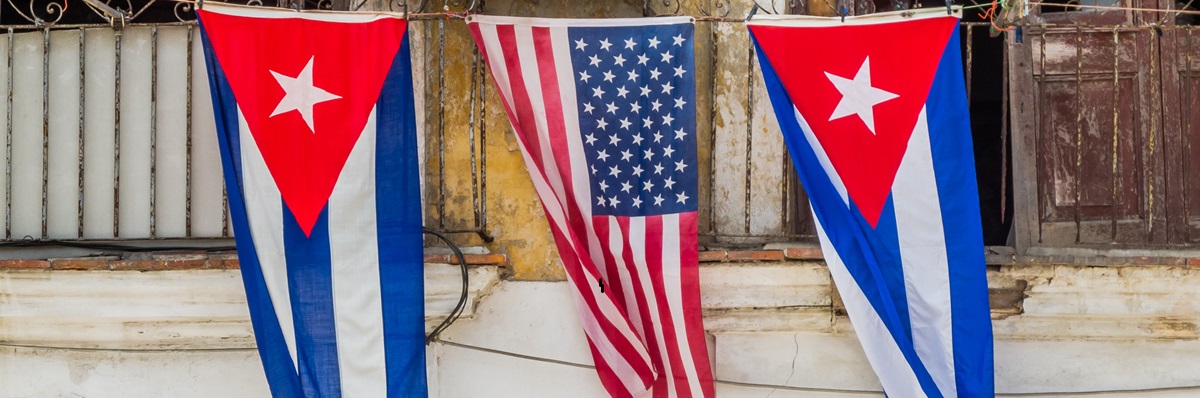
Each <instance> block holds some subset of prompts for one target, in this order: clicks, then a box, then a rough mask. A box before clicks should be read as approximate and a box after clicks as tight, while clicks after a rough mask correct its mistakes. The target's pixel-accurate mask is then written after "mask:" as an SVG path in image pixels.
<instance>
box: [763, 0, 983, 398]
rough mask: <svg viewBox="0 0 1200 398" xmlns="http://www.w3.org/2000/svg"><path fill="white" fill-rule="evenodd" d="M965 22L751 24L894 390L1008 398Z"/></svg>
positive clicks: (810, 189)
mask: <svg viewBox="0 0 1200 398" xmlns="http://www.w3.org/2000/svg"><path fill="white" fill-rule="evenodd" d="M956 14H957V13H956ZM958 22H959V20H958V17H957V16H950V15H946V14H945V13H941V14H938V13H923V14H918V15H915V16H913V15H911V14H909V15H908V16H905V15H902V14H899V13H897V14H876V15H871V16H867V17H862V18H846V19H845V22H841V20H840V19H836V18H815V17H776V16H766V17H756V18H754V19H752V20H751V21H750V22H749V23H748V26H749V29H750V33H751V35H752V37H753V38H754V43H755V45H756V49H757V51H758V57H759V60H760V63H761V65H762V73H763V77H764V79H765V82H766V86H767V91H768V92H769V95H770V97H771V102H772V104H773V105H774V109H775V115H776V118H777V120H778V121H779V124H780V127H781V129H782V131H783V134H784V138H785V141H786V142H787V145H788V148H789V150H790V151H791V155H792V158H793V160H794V161H795V163H796V168H797V170H798V171H799V174H800V178H801V180H802V181H803V184H804V188H805V190H806V191H807V193H808V195H809V201H810V204H811V205H812V210H813V214H814V215H815V216H816V217H815V219H816V224H817V232H818V236H819V239H820V242H821V249H822V251H823V252H824V254H825V259H826V262H827V263H828V264H829V269H830V272H831V273H832V275H833V279H834V281H835V283H836V284H837V287H838V291H839V292H840V293H841V295H842V299H843V301H844V302H845V304H846V309H847V312H848V313H849V315H850V320H851V322H852V323H853V325H854V330H855V332H856V333H857V334H858V338H859V340H860V342H861V343H862V345H863V349H864V351H866V353H867V357H868V359H869V360H870V363H871V366H872V368H874V370H875V373H876V374H877V375H878V376H879V379H880V382H881V383H882V385H883V389H884V391H885V392H887V394H888V395H889V396H893V397H925V396H928V397H982V396H992V395H993V394H994V392H993V391H994V389H993V373H992V329H991V320H990V317H989V313H988V297H987V280H986V278H985V265H984V258H983V236H982V232H981V227H980V218H979V199H978V194H977V192H976V184H975V167H974V160H973V156H972V146H971V130H970V123H969V119H968V110H967V100H966V95H965V89H964V85H963V73H962V58H961V55H960V52H959V37H958ZM897 37H903V38H905V39H904V40H903V44H902V45H897V44H896V43H897V42H896V41H895V40H894V38H897Z"/></svg>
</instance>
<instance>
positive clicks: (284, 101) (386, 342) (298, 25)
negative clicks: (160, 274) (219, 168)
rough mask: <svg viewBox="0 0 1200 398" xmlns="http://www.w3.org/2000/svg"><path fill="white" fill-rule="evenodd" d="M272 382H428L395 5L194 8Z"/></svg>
mask: <svg viewBox="0 0 1200 398" xmlns="http://www.w3.org/2000/svg"><path fill="white" fill-rule="evenodd" d="M198 14H199V19H200V22H201V23H200V28H201V32H202V34H203V38H204V53H205V60H206V61H207V63H208V76H209V83H210V85H211V89H212V99H213V107H214V108H215V116H216V122H217V135H218V138H219V142H220V149H221V159H222V163H223V165H224V172H225V186H226V189H227V190H228V194H229V207H230V211H231V214H232V218H233V225H234V232H235V235H236V237H237V249H238V258H239V260H240V261H241V270H242V278H243V282H244V283H245V287H246V299H247V302H248V304H249V307H250V315H251V320H252V321H253V324H254V334H255V339H256V340H257V342H258V349H259V354H260V357H261V359H262V362H263V367H264V368H265V370H266V374H267V381H268V384H269V385H270V389H271V392H272V395H274V396H275V397H289V398H290V397H355V398H357V397H425V396H427V393H426V381H425V345H424V332H425V330H424V328H425V316H424V298H423V295H424V286H423V254H422V236H421V211H420V195H419V186H418V179H417V178H418V165H417V157H416V156H417V147H416V139H417V136H416V126H415V122H414V117H413V112H414V111H413V92H412V76H411V74H410V73H411V72H410V61H409V50H408V41H407V38H406V37H405V28H406V21H405V20H404V19H403V18H401V17H399V16H397V15H386V14H352V15H351V14H334V13H297V12H294V11H290V10H280V9H270V8H258V7H235V6H222V5H220V4H219V3H215V2H209V3H208V4H206V5H205V6H204V8H203V9H202V10H199V12H198Z"/></svg>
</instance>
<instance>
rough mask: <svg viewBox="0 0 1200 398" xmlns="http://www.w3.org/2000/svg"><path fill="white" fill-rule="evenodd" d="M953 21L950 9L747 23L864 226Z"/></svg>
mask: <svg viewBox="0 0 1200 398" xmlns="http://www.w3.org/2000/svg"><path fill="white" fill-rule="evenodd" d="M957 27H958V18H955V17H951V16H946V17H935V18H924V19H917V20H905V21H896V22H884V23H878V24H846V25H838V26H827V27H796V26H774V25H750V31H751V33H753V34H754V39H755V41H756V42H757V43H758V45H759V47H760V48H761V49H762V52H763V54H765V56H766V58H767V61H766V62H770V65H771V66H772V67H773V68H774V70H775V73H776V74H777V75H778V76H779V79H780V81H781V82H782V83H783V87H784V90H785V91H787V93H788V97H789V98H790V99H791V101H792V104H793V105H795V107H796V109H797V110H798V111H799V113H800V115H801V116H803V117H804V119H805V121H807V122H808V124H809V126H810V127H811V128H812V133H813V134H814V135H815V136H816V138H817V141H818V142H820V144H821V147H822V148H823V149H824V150H825V153H826V154H827V155H828V156H829V161H830V163H831V164H832V166H833V169H834V170H835V171H836V172H837V173H838V177H840V178H841V180H842V183H843V184H844V185H845V187H846V193H847V195H848V196H849V197H850V200H852V201H853V202H854V204H855V205H856V206H857V207H858V209H859V211H860V212H861V213H862V215H863V218H865V219H866V220H867V222H869V223H870V224H871V226H872V227H873V226H875V224H876V223H878V221H879V217H880V213H882V211H883V206H884V204H886V203H887V198H888V196H889V195H890V193H891V190H892V183H893V181H894V180H895V178H896V171H897V169H899V167H900V161H901V159H902V158H903V157H904V152H905V150H906V149H907V148H908V140H909V137H910V136H911V135H912V132H913V127H914V126H915V125H916V122H917V117H918V115H919V114H920V112H921V109H922V108H923V107H924V106H925V99H926V97H927V96H928V95H929V89H930V87H931V85H932V84H933V77H934V75H935V74H936V72H937V67H938V64H939V63H940V61H941V57H942V52H943V51H944V50H945V48H946V44H947V41H948V40H949V38H950V35H951V33H953V32H954V29H957ZM898 39H899V41H897V40H898ZM897 43H903V44H897Z"/></svg>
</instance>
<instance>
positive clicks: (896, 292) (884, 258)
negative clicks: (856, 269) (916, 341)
mask: <svg viewBox="0 0 1200 398" xmlns="http://www.w3.org/2000/svg"><path fill="white" fill-rule="evenodd" d="M805 143H807V141H805ZM851 214H854V215H857V217H855V220H856V221H858V226H859V228H861V229H862V230H863V231H871V224H869V223H867V219H865V218H863V217H862V215H861V213H859V212H857V211H856V212H853V213H851ZM824 225H828V224H824ZM825 232H826V233H828V232H829V231H828V230H826V231H825ZM871 232H873V233H868V234H865V235H864V237H865V238H866V239H867V244H868V245H870V247H871V253H873V254H874V255H875V260H876V261H878V262H879V264H887V265H892V266H881V267H880V269H879V272H880V274H882V275H883V282H884V283H886V284H887V292H888V293H891V297H892V304H894V305H895V306H896V318H897V320H898V321H899V322H900V323H899V324H900V330H903V331H904V334H903V335H902V336H899V335H898V336H896V338H897V339H901V338H903V339H906V340H905V341H904V344H913V339H912V335H913V333H912V321H911V319H910V318H909V313H908V294H907V292H908V288H907V285H905V283H904V267H902V266H901V263H900V232H899V227H898V226H897V225H896V203H895V201H894V200H893V198H892V196H891V195H888V199H887V202H884V204H883V211H882V212H881V213H880V214H879V221H878V222H877V223H876V224H875V229H874V231H871ZM847 267H849V265H847ZM856 279H857V278H856ZM860 285H862V284H861V283H860ZM863 286H869V285H863ZM863 290H866V289H863ZM891 327H892V326H891V325H888V328H889V329H890V328H891ZM892 334H893V335H896V333H895V332H893V333H892Z"/></svg>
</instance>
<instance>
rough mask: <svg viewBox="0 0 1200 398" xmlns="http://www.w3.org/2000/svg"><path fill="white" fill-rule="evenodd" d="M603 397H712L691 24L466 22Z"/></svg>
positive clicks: (685, 20) (684, 20) (503, 19)
mask: <svg viewBox="0 0 1200 398" xmlns="http://www.w3.org/2000/svg"><path fill="white" fill-rule="evenodd" d="M468 22H469V26H470V29H471V33H472V34H473V35H474V37H475V44H476V45H478V46H479V49H480V51H481V52H482V53H483V55H484V58H485V59H486V60H487V63H488V67H489V69H490V70H491V72H492V76H493V77H494V78H495V79H494V80H495V82H496V87H497V88H498V89H499V93H500V97H501V98H502V99H503V101H504V105H505V109H506V110H507V111H508V117H509V121H510V122H511V123H512V126H513V130H514V132H515V134H516V137H517V139H518V141H519V142H520V144H521V152H522V154H523V155H524V157H525V166H526V167H527V168H528V169H529V174H530V176H531V177H532V179H533V183H534V187H535V188H536V189H537V192H538V196H539V197H540V198H541V200H542V205H543V207H544V209H545V211H546V216H547V218H548V219H549V221H550V228H551V230H552V231H553V233H554V238H555V242H556V243H557V245H558V251H559V254H560V256H561V257H562V262H563V266H564V268H566V271H567V272H566V273H567V279H568V280H569V281H570V284H571V287H572V295H573V296H574V297H573V299H574V300H575V303H576V305H577V307H578V309H579V315H580V318H581V319H580V320H581V321H582V324H583V329H584V332H585V334H586V335H587V338H588V342H589V344H590V345H591V351H592V358H593V360H594V362H595V364H596V371H597V372H598V373H599V376H600V381H601V383H602V384H603V385H604V387H605V389H606V390H607V391H608V393H609V394H610V395H611V396H614V397H640V396H642V394H643V393H644V392H645V391H647V390H648V389H652V390H653V396H654V397H712V396H713V384H712V371H711V369H710V367H709V361H708V351H707V349H706V344H705V336H704V327H703V322H702V319H701V314H700V289H699V278H698V275H697V273H698V258H697V250H698V246H697V217H696V209H697V206H696V199H697V196H699V195H698V194H697V192H696V186H697V185H696V184H697V172H696V169H697V167H696V110H695V102H696V99H695V96H696V93H695V90H696V89H695V70H694V66H695V65H694V57H693V50H692V31H693V26H692V22H691V20H690V19H689V18H686V17H681V18H639V19H606V20H598V19H558V20H556V19H525V18H506V17H491V16H475V17H472V18H471V19H470V20H469V21H468Z"/></svg>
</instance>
